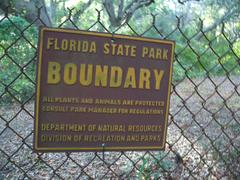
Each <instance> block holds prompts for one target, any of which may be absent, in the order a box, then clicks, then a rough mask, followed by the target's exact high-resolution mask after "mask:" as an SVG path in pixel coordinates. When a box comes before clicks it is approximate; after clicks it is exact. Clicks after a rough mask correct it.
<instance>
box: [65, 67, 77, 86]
mask: <svg viewBox="0 0 240 180" xmlns="http://www.w3.org/2000/svg"><path fill="white" fill-rule="evenodd" d="M63 80H64V82H65V83H66V84H68V85H72V84H75V83H76V81H77V66H76V64H73V63H67V64H66V65H65V67H64V76H63Z"/></svg>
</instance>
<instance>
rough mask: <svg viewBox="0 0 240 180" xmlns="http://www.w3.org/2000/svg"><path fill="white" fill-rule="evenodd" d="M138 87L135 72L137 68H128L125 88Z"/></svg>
mask: <svg viewBox="0 0 240 180" xmlns="http://www.w3.org/2000/svg"><path fill="white" fill-rule="evenodd" d="M130 86H131V87H132V88H136V74H135V69H134V68H131V67H130V68H128V71H127V75H126V79H125V83H124V88H129V87H130Z"/></svg>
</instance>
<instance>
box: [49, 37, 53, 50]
mask: <svg viewBox="0 0 240 180" xmlns="http://www.w3.org/2000/svg"><path fill="white" fill-rule="evenodd" d="M53 40H54V38H48V40H47V49H50V46H52V45H53Z"/></svg>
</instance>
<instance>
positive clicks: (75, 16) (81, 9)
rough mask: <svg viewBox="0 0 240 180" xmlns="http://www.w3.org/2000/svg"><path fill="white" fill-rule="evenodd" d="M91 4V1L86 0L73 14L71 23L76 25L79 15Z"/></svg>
mask: <svg viewBox="0 0 240 180" xmlns="http://www.w3.org/2000/svg"><path fill="white" fill-rule="evenodd" d="M92 3H93V0H88V2H87V3H84V4H83V5H82V6H81V8H79V10H77V11H76V12H75V14H74V15H73V19H72V21H73V22H74V23H77V22H78V21H79V17H80V15H81V14H82V13H83V12H84V11H85V10H86V9H87V8H88V7H89V6H90V5H91V4H92Z"/></svg>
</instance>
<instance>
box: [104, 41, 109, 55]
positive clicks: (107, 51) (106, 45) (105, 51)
mask: <svg viewBox="0 0 240 180" xmlns="http://www.w3.org/2000/svg"><path fill="white" fill-rule="evenodd" d="M103 53H104V54H109V43H105V44H104V46H103Z"/></svg>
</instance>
